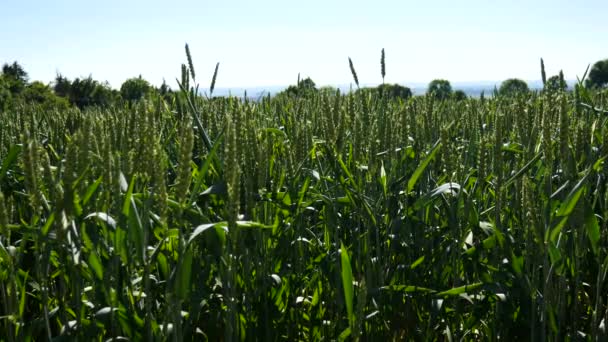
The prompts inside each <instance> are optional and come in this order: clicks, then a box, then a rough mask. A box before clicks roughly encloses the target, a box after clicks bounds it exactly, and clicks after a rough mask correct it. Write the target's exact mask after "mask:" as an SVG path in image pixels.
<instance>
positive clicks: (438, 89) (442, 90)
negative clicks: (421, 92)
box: [426, 79, 452, 100]
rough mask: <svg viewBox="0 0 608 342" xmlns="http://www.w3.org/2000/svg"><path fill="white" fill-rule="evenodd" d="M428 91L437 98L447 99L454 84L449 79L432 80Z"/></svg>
mask: <svg viewBox="0 0 608 342" xmlns="http://www.w3.org/2000/svg"><path fill="white" fill-rule="evenodd" d="M426 92H427V94H429V95H430V96H431V97H433V98H435V99H437V100H446V99H448V98H449V97H450V96H451V95H452V85H451V84H450V82H449V81H447V80H443V79H436V80H432V81H431V83H429V86H428V89H427V91H426Z"/></svg>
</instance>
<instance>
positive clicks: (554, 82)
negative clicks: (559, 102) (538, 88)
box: [545, 75, 568, 92]
mask: <svg viewBox="0 0 608 342" xmlns="http://www.w3.org/2000/svg"><path fill="white" fill-rule="evenodd" d="M545 89H547V90H549V91H553V92H557V91H559V90H560V89H561V90H563V91H566V90H568V85H567V84H566V83H565V82H564V83H563V84H562V81H561V79H560V77H559V75H555V76H551V77H549V79H548V80H547V83H546V84H545Z"/></svg>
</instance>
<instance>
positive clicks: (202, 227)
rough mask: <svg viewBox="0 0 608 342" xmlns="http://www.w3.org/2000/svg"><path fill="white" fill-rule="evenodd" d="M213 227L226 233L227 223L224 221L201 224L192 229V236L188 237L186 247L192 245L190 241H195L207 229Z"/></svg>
mask: <svg viewBox="0 0 608 342" xmlns="http://www.w3.org/2000/svg"><path fill="white" fill-rule="evenodd" d="M214 227H218V228H221V229H223V230H224V231H226V232H228V225H227V223H226V222H225V221H224V222H217V223H207V224H201V225H200V226H198V227H196V228H194V231H193V232H192V234H190V237H189V238H188V242H187V243H186V246H189V245H190V244H191V243H192V241H193V240H194V239H196V237H197V236H199V235H201V234H202V233H204V232H205V231H207V230H208V229H210V228H214Z"/></svg>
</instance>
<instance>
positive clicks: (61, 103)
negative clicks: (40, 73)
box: [22, 81, 69, 109]
mask: <svg viewBox="0 0 608 342" xmlns="http://www.w3.org/2000/svg"><path fill="white" fill-rule="evenodd" d="M22 98H23V101H25V102H26V103H36V104H39V105H41V106H42V107H44V108H47V109H50V108H59V109H67V108H68V107H69V102H68V100H67V99H65V98H62V97H59V96H57V95H55V93H54V92H53V90H52V89H51V87H49V86H48V85H46V84H44V83H42V82H39V81H34V82H32V83H30V84H28V85H27V86H26V87H25V89H24V90H23V93H22Z"/></svg>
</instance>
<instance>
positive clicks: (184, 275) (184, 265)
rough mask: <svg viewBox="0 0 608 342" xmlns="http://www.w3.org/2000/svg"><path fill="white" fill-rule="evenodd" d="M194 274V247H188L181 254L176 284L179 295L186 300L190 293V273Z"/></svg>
mask: <svg viewBox="0 0 608 342" xmlns="http://www.w3.org/2000/svg"><path fill="white" fill-rule="evenodd" d="M191 274H192V248H186V250H185V252H184V253H183V254H182V255H181V262H180V263H179V266H178V269H177V279H176V284H175V289H176V294H177V297H178V298H179V299H181V300H185V299H186V298H187V297H188V294H189V293H190V287H191V285H192V284H190V278H191V277H190V275H191Z"/></svg>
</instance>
